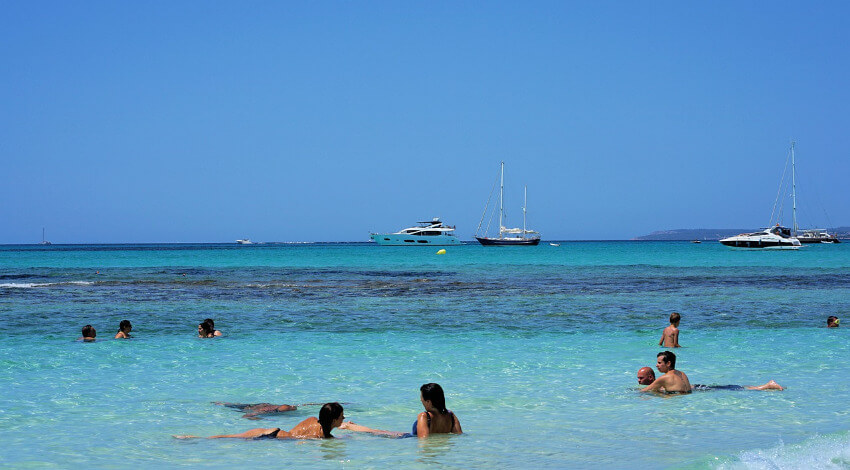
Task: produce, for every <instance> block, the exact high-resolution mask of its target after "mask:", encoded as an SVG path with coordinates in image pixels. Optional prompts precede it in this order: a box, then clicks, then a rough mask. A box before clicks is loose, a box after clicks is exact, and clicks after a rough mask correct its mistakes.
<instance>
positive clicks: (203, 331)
mask: <svg viewBox="0 0 850 470" xmlns="http://www.w3.org/2000/svg"><path fill="white" fill-rule="evenodd" d="M198 338H215V334H214V331H213V327H212V326H210V324H209V323H207V322H201V323H198Z"/></svg>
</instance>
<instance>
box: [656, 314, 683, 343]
mask: <svg viewBox="0 0 850 470" xmlns="http://www.w3.org/2000/svg"><path fill="white" fill-rule="evenodd" d="M681 319H682V316H681V315H679V314H678V313H676V312H673V313H671V314H670V326H668V327H667V328H664V331H662V332H661V339H660V340H659V341H658V345H659V346H664V347H665V348H681V347H682V346H680V345H679V321H680V320H681Z"/></svg>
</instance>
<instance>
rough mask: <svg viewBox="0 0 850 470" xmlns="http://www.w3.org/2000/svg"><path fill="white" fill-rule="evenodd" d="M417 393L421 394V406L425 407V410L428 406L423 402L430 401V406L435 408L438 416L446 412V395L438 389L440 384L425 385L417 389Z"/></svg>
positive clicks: (441, 388)
mask: <svg viewBox="0 0 850 470" xmlns="http://www.w3.org/2000/svg"><path fill="white" fill-rule="evenodd" d="M419 391H420V392H422V404H423V405H424V406H425V409H428V405H427V404H426V403H425V402H426V401H430V402H431V406H432V407H434V408H436V410H437V411H439V412H440V414H445V413H447V412H448V411H447V410H446V395H445V394H444V393H443V387H440V384H435V383H427V384H425V385H423V386H421V387H419Z"/></svg>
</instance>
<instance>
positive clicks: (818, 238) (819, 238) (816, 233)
mask: <svg viewBox="0 0 850 470" xmlns="http://www.w3.org/2000/svg"><path fill="white" fill-rule="evenodd" d="M791 181H792V183H791V185H792V191H791V198H792V201H793V202H792V206H793V208H792V211H793V224H794V227H793V228H792V229H791V235H792V236H794V237H795V238H796V239H797V240H800V243H841V242H839V241H838V237H836V236H835V235H830V233H829V232H827V231H826V229H822V228H812V229H807V230H803V231H802V233H798V231H800V227H799V226H798V225H797V163H796V160H795V158H794V142H793V141H792V142H791Z"/></svg>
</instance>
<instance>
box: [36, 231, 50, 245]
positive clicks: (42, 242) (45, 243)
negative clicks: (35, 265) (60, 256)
mask: <svg viewBox="0 0 850 470" xmlns="http://www.w3.org/2000/svg"><path fill="white" fill-rule="evenodd" d="M39 245H52V243H50V242H49V241H47V240H45V239H44V227H42V228H41V243H39Z"/></svg>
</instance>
